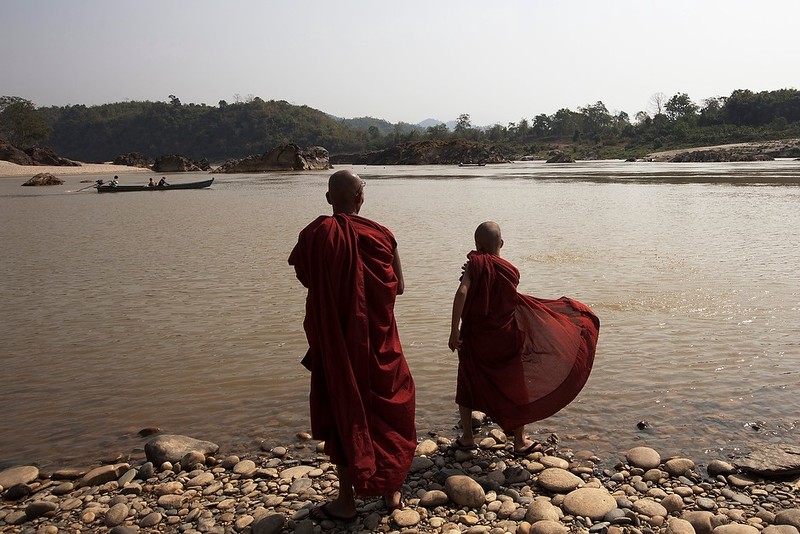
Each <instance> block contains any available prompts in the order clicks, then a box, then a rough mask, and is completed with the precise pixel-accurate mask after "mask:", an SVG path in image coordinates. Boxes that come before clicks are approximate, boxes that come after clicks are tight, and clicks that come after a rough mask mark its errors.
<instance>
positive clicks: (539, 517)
mask: <svg viewBox="0 0 800 534" xmlns="http://www.w3.org/2000/svg"><path fill="white" fill-rule="evenodd" d="M560 519H561V514H560V513H559V510H558V508H556V507H555V506H553V505H552V504H551V503H550V502H549V501H546V500H544V499H536V500H535V501H533V502H532V503H531V504H530V505H529V506H528V510H527V511H526V512H525V521H527V522H528V523H531V524H533V523H536V522H537V521H559V520H560Z"/></svg>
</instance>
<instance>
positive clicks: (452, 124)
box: [417, 119, 456, 132]
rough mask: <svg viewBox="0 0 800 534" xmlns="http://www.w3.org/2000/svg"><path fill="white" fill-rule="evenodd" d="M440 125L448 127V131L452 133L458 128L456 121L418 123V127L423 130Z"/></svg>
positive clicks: (434, 120)
mask: <svg viewBox="0 0 800 534" xmlns="http://www.w3.org/2000/svg"><path fill="white" fill-rule="evenodd" d="M440 124H445V125H447V129H448V130H450V131H451V132H452V131H453V130H455V128H456V121H447V122H443V121H440V120H438V119H425V120H424V121H422V122H418V123H417V126H419V127H420V129H422V130H427V129H428V128H430V127H431V126H439V125H440Z"/></svg>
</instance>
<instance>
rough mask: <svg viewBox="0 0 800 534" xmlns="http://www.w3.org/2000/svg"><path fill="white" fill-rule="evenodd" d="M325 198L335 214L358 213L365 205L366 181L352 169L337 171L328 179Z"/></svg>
mask: <svg viewBox="0 0 800 534" xmlns="http://www.w3.org/2000/svg"><path fill="white" fill-rule="evenodd" d="M325 196H326V198H327V199H328V203H329V204H331V205H332V206H333V211H334V213H341V212H344V213H358V211H359V210H360V209H361V204H363V203H364V181H363V180H362V179H361V178H360V177H359V176H358V175H357V174H356V173H354V172H353V171H351V170H350V169H344V170H341V171H336V172H335V173H333V174H332V175H331V177H330V178H329V179H328V192H327V193H326V195H325Z"/></svg>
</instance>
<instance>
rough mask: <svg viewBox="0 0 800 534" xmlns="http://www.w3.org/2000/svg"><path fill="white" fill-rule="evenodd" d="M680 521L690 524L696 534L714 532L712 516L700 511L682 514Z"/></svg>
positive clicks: (709, 513)
mask: <svg viewBox="0 0 800 534" xmlns="http://www.w3.org/2000/svg"><path fill="white" fill-rule="evenodd" d="M681 518H682V519H684V520H686V521H688V522H689V523H691V525H692V528H694V531H695V532H696V533H697V534H711V531H712V530H714V514H712V513H711V512H704V511H702V510H690V511H687V512H683V515H682V516H681Z"/></svg>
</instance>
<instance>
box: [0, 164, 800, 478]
mask: <svg viewBox="0 0 800 534" xmlns="http://www.w3.org/2000/svg"><path fill="white" fill-rule="evenodd" d="M356 171H357V172H359V173H360V174H361V176H362V178H364V179H365V180H366V181H367V183H368V187H367V200H366V204H365V206H364V209H363V212H362V214H363V215H365V216H367V217H371V218H375V219H376V220H378V221H380V222H382V223H384V224H386V225H387V226H388V227H390V228H391V229H392V230H393V231H394V232H395V234H396V236H397V239H398V242H399V247H400V251H401V254H402V258H403V263H404V271H405V276H406V284H407V289H406V294H404V295H403V296H401V297H400V298H399V300H398V303H397V315H398V323H399V327H400V334H401V339H402V341H403V345H404V348H405V351H406V356H407V358H408V360H409V364H410V366H411V369H412V372H413V373H414V376H415V379H416V381H417V390H418V400H417V404H418V427H419V430H420V434H425V433H426V432H427V431H428V430H434V431H438V432H442V433H445V434H448V435H452V434H454V431H453V430H452V428H453V425H454V424H455V422H456V420H457V415H456V407H455V405H454V404H453V395H454V391H455V372H456V358H455V356H454V355H453V354H452V353H450V352H449V350H448V349H447V334H448V332H449V314H450V306H451V303H452V296H453V293H454V291H455V288H456V284H457V280H458V276H459V274H460V268H461V265H462V264H463V262H464V260H465V255H466V253H467V252H468V251H469V250H470V249H471V248H472V243H471V236H472V232H473V231H474V228H475V226H477V224H479V223H480V222H482V221H484V220H489V219H492V220H496V221H498V222H499V223H500V225H501V227H502V228H503V232H504V238H505V243H506V245H505V247H504V249H503V254H504V256H505V257H506V258H507V259H509V260H510V261H511V262H512V263H514V264H515V265H517V267H518V268H519V269H520V273H521V283H520V290H522V291H523V292H526V293H529V294H533V295H536V296H538V297H542V298H557V297H559V296H562V295H568V296H571V297H574V298H577V299H578V300H581V301H583V302H585V303H586V304H588V305H590V306H591V307H592V308H593V309H594V310H595V312H596V313H597V314H598V315H599V317H600V319H601V322H602V326H601V333H600V342H599V345H598V355H597V360H596V363H595V368H594V370H593V373H592V376H591V377H590V379H589V382H588V384H587V386H586V388H585V389H584V391H583V392H582V393H581V395H580V396H579V397H578V399H577V400H576V401H575V402H573V403H572V404H571V405H570V406H568V407H567V408H566V409H565V410H563V411H562V412H561V413H559V414H557V415H556V416H554V417H552V418H550V419H548V420H545V421H541V422H538V423H534V424H532V425H530V430H531V431H533V432H535V433H548V432H557V433H558V434H559V436H560V437H561V438H562V444H564V445H565V446H569V447H573V448H578V449H580V448H589V449H593V450H595V451H596V452H598V453H601V454H603V453H605V454H613V453H614V452H615V451H617V450H621V449H624V448H627V447H631V446H634V445H639V444H648V445H651V446H654V447H656V448H657V449H659V450H660V451H662V452H663V453H664V454H672V453H677V452H681V453H684V454H688V455H691V456H693V457H695V458H697V459H698V460H701V459H702V458H703V457H704V455H706V456H708V457H725V456H726V455H729V454H732V453H735V452H737V451H739V450H748V449H749V448H750V447H751V446H752V445H753V444H755V443H762V442H771V441H774V442H780V441H787V440H792V439H794V440H796V435H797V434H796V432H797V431H796V429H795V426H796V424H797V414H798V413H800V410H798V408H800V401H798V400H797V395H796V388H797V385H798V376H800V371H798V363H800V329H799V328H798V324H799V323H800V321H798V319H800V317H798V315H800V298H799V297H798V284H797V274H796V265H797V264H798V263H799V262H800V257H799V256H800V252H798V250H797V247H796V244H795V242H796V237H795V231H796V228H797V227H798V226H799V225H800V209H798V201H799V200H800V188H798V187H797V186H798V185H800V164H798V163H797V162H793V161H777V162H759V163H737V164H657V163H623V162H581V163H578V164H574V165H545V164H543V163H538V162H536V163H525V164H521V163H516V164H508V165H498V166H487V167H475V168H463V167H461V168H459V167H455V166H453V167H434V166H431V167H357V168H356ZM327 175H328V173H280V174H266V175H234V176H218V177H217V178H216V179H215V182H214V185H213V187H212V188H211V189H209V190H198V191H181V192H163V193H158V194H149V193H148V194H145V193H131V194H128V195H97V194H93V193H91V192H82V193H65V191H67V190H71V191H74V190H77V189H79V188H80V187H82V185H81V184H80V183H79V180H80V179H81V178H82V177H67V183H66V184H65V186H63V187H58V188H20V187H19V182H20V181H19V180H16V179H10V178H4V179H2V180H0V225H2V228H3V233H2V234H1V235H0V244H1V245H2V250H3V256H2V260H0V262H1V263H2V267H3V269H2V272H3V275H4V278H3V281H2V284H0V302H2V303H3V304H2V307H0V338H1V339H2V340H3V341H2V350H0V364H1V365H2V368H3V378H2V379H0V398H2V399H3V422H4V428H5V429H6V431H5V432H2V433H0V466H2V465H6V464H13V463H19V462H28V461H40V462H42V463H66V462H69V461H70V460H73V461H76V460H81V459H91V458H94V457H97V456H101V455H104V453H105V452H106V451H108V450H114V451H117V450H118V451H123V452H127V451H129V450H131V449H133V448H134V447H140V446H141V445H142V443H143V441H142V440H141V439H140V438H138V437H137V436H136V432H137V431H138V430H139V429H141V428H144V427H148V426H159V427H161V428H163V429H165V430H166V431H168V432H173V433H181V434H188V435H193V436H196V437H199V438H203V439H209V440H212V441H215V442H217V443H220V444H222V445H223V446H224V447H226V448H228V449H231V448H233V449H236V448H244V447H252V446H253V443H255V442H257V441H258V440H260V439H269V440H276V441H277V440H284V439H289V438H290V437H291V436H293V435H294V433H295V432H296V431H298V430H305V429H307V427H308V416H307V395H308V389H307V388H308V376H307V373H306V372H305V370H304V369H303V368H302V367H301V366H300V364H299V360H300V358H301V357H302V355H303V354H304V352H305V349H306V343H305V338H304V335H303V332H302V325H301V322H302V316H303V301H304V298H305V292H304V290H303V289H302V287H301V286H300V284H299V283H298V282H297V281H296V279H295V278H294V275H293V272H292V270H291V269H290V267H289V266H288V264H287V263H286V258H287V256H288V254H289V251H290V250H291V248H292V246H293V245H294V242H295V240H296V237H297V234H298V232H299V231H300V229H301V228H302V227H303V226H304V225H305V224H307V223H308V222H309V221H310V220H312V219H313V218H314V217H316V216H317V215H319V214H321V213H326V212H327V211H328V206H327V205H326V204H325V202H324V188H325V183H326V180H327ZM181 178H182V177H181ZM194 178H195V177H192V176H188V177H185V179H186V180H187V181H190V180H192V179H194ZM126 179H127V182H132V181H136V180H139V181H141V180H145V178H142V177H141V176H124V175H123V179H122V180H121V181H122V182H123V183H126ZM174 179H175V180H177V179H179V177H175V178H174ZM639 421H647V422H648V423H649V427H648V428H647V429H645V430H639V429H638V428H637V426H636V424H637V423H638V422H639ZM9 430H10V431H9Z"/></svg>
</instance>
